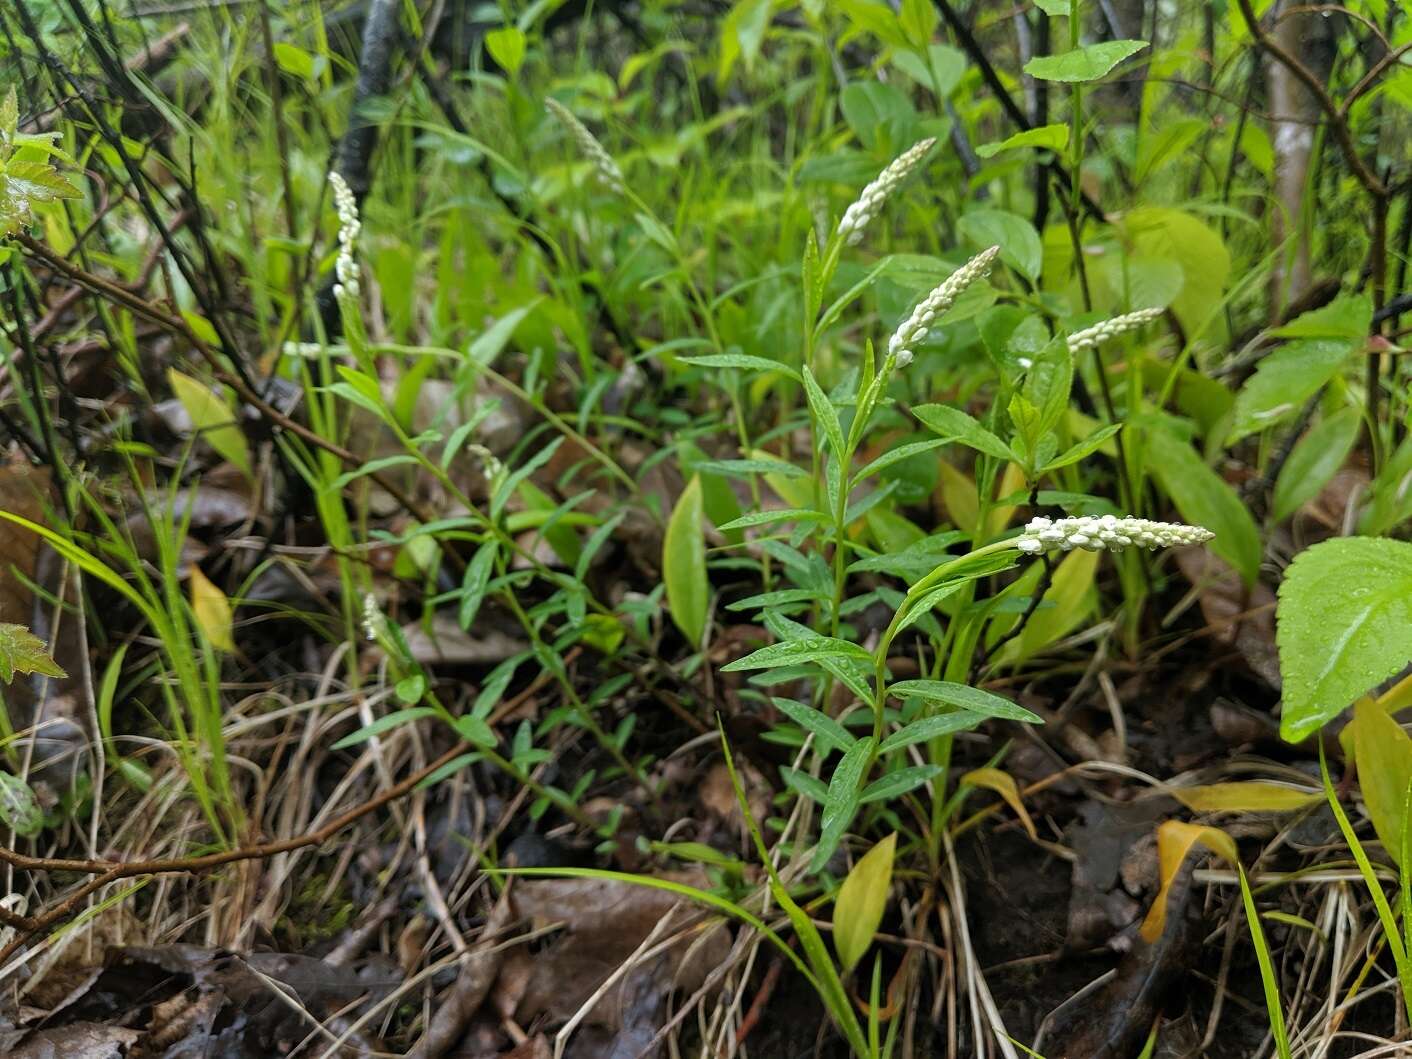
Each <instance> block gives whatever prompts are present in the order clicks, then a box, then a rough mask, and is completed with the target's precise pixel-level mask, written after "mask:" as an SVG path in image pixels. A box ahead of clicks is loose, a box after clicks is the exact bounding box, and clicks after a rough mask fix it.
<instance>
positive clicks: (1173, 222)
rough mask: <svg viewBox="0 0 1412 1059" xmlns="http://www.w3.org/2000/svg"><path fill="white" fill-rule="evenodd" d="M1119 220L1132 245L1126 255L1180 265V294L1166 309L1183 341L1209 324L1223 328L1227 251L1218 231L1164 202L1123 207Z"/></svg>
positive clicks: (1215, 327)
mask: <svg viewBox="0 0 1412 1059" xmlns="http://www.w3.org/2000/svg"><path fill="white" fill-rule="evenodd" d="M1118 223H1119V226H1120V228H1121V230H1122V233H1123V235H1124V236H1125V237H1126V239H1127V241H1128V242H1129V244H1130V245H1131V250H1130V251H1129V254H1130V256H1135V257H1139V258H1148V259H1152V260H1164V259H1165V260H1167V261H1175V262H1176V263H1177V264H1178V265H1179V266H1181V272H1182V284H1181V292H1180V293H1179V294H1177V295H1176V297H1175V298H1173V299H1172V301H1171V308H1172V311H1173V312H1174V313H1176V315H1177V319H1178V320H1180V321H1181V324H1182V327H1183V329H1184V330H1185V331H1186V334H1187V339H1188V341H1190V340H1192V339H1195V338H1197V337H1198V336H1200V335H1201V334H1202V333H1203V331H1204V329H1205V328H1208V327H1210V328H1212V329H1213V331H1215V332H1221V331H1223V329H1224V327H1225V320H1224V317H1223V316H1222V314H1221V311H1220V310H1221V299H1222V296H1223V294H1224V292H1225V287H1226V280H1227V279H1228V278H1229V276H1230V272H1231V255H1230V251H1229V250H1227V249H1226V244H1225V241H1224V240H1223V239H1222V238H1221V234H1220V232H1218V231H1217V230H1216V229H1215V228H1213V227H1212V226H1211V225H1209V224H1207V223H1206V221H1204V220H1203V219H1201V218H1200V217H1198V216H1196V215H1195V214H1192V213H1188V212H1186V211H1185V210H1178V209H1172V208H1171V207H1168V206H1139V207H1138V208H1136V209H1132V210H1129V211H1127V212H1126V213H1125V214H1124V215H1123V217H1122V219H1121V220H1120V221H1119V222H1118ZM1132 304H1134V305H1139V304H1143V303H1142V302H1138V301H1134V302H1133V303H1132ZM1147 304H1154V303H1152V302H1148V303H1147ZM1159 304H1160V303H1159Z"/></svg>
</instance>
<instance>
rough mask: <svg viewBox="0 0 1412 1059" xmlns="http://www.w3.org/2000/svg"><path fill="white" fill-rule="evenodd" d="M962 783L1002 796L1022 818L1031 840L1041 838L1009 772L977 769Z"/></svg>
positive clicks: (966, 776) (963, 778)
mask: <svg viewBox="0 0 1412 1059" xmlns="http://www.w3.org/2000/svg"><path fill="white" fill-rule="evenodd" d="M961 782H962V783H963V784H970V785H971V786H972V787H984V788H985V789H986V790H988V791H994V792H995V793H996V794H998V795H1000V797H1001V798H1003V799H1005V804H1006V805H1008V806H1010V808H1011V809H1014V810H1015V815H1016V816H1018V817H1019V818H1020V823H1022V824H1024V825H1025V830H1026V831H1028V832H1029V835H1030V838H1034V839H1037V838H1039V833H1038V832H1037V831H1035V829H1034V821H1033V820H1031V819H1030V814H1029V813H1028V812H1026V811H1025V803H1024V802H1022V801H1020V788H1019V787H1017V786H1016V785H1015V780H1014V777H1012V776H1011V775H1010V774H1009V773H1008V772H1002V771H1001V770H1000V769H975V770H973V771H971V772H968V773H966V774H965V775H964V776H962V777H961Z"/></svg>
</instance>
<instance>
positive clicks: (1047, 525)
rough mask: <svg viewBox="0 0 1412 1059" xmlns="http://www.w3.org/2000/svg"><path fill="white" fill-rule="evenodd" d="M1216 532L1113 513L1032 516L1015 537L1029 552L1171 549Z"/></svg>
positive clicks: (1022, 548)
mask: <svg viewBox="0 0 1412 1059" xmlns="http://www.w3.org/2000/svg"><path fill="white" fill-rule="evenodd" d="M1214 536H1215V534H1214V533H1212V532H1211V531H1210V530H1208V529H1204V528H1202V527H1201V526H1183V525H1181V524H1180V523H1176V522H1153V521H1152V520H1151V519H1145V518H1129V517H1124V518H1119V517H1118V516H1116V515H1102V516H1094V515H1082V516H1080V517H1077V518H1061V519H1050V518H1043V517H1040V518H1033V519H1031V520H1030V521H1029V523H1028V524H1027V525H1026V526H1025V531H1024V532H1023V533H1021V534H1020V536H1019V537H1017V538H1016V539H1015V547H1017V548H1018V549H1020V551H1022V552H1025V553H1026V554H1028V555H1039V554H1041V553H1042V552H1053V551H1065V552H1070V551H1073V550H1074V549H1075V548H1083V549H1084V550H1085V551H1090V552H1101V551H1119V550H1120V549H1123V548H1131V547H1137V548H1172V547H1176V546H1179V545H1183V544H1203V543H1205V542H1206V541H1209V540H1210V539H1211V538H1212V537H1214Z"/></svg>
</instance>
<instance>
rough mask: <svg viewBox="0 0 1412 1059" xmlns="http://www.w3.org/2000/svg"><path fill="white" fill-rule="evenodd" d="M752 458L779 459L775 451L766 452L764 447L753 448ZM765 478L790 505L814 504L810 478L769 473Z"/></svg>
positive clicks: (804, 506) (808, 506) (807, 506)
mask: <svg viewBox="0 0 1412 1059" xmlns="http://www.w3.org/2000/svg"><path fill="white" fill-rule="evenodd" d="M750 458H751V459H752V460H778V459H779V457H778V456H776V455H775V454H774V453H773V452H766V451H765V450H764V449H752V450H751V452H750ZM764 478H765V484H766V485H768V486H769V487H770V488H771V489H773V490H774V491H775V495H777V496H778V497H779V498H780V499H781V500H783V501H784V502H785V503H786V504H788V505H789V506H790V507H797V508H811V507H813V506H814V485H813V483H812V482H810V481H809V480H808V479H805V478H786V477H785V476H784V475H782V474H767V475H765V476H764ZM820 488H822V486H821V487H820Z"/></svg>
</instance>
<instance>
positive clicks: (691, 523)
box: [662, 475, 710, 647]
mask: <svg viewBox="0 0 1412 1059" xmlns="http://www.w3.org/2000/svg"><path fill="white" fill-rule="evenodd" d="M702 515H703V512H702V506H701V478H700V477H699V476H698V475H693V476H692V479H691V481H690V482H688V483H687V486H686V488H685V489H684V490H682V494H681V496H680V497H679V498H678V500H677V506H676V507H674V508H673V509H672V517H671V518H670V519H669V520H668V522H667V533H666V536H665V538H664V539H663V541H662V579H663V580H664V581H665V582H666V584H667V608H668V609H669V610H670V611H671V614H672V620H673V621H674V622H676V623H677V628H678V629H680V630H681V632H682V635H683V636H685V637H686V639H687V642H688V643H690V644H691V646H692V647H699V646H701V638H702V636H703V635H704V634H705V632H706V610H707V607H708V605H709V604H710V584H709V582H708V581H707V580H706V536H705V532H704V531H703V530H702V527H701V519H702Z"/></svg>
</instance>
